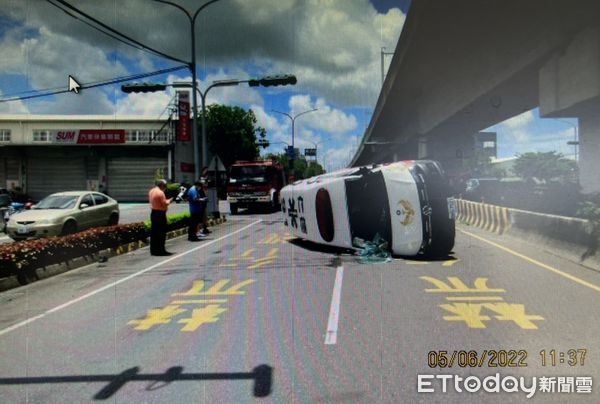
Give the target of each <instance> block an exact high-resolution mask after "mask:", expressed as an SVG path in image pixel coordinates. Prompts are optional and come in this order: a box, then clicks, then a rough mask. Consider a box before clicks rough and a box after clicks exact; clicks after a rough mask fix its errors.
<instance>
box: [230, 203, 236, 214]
mask: <svg viewBox="0 0 600 404" xmlns="http://www.w3.org/2000/svg"><path fill="white" fill-rule="evenodd" d="M229 210H230V211H231V214H232V215H237V213H238V207H237V205H236V204H235V203H230V204H229Z"/></svg>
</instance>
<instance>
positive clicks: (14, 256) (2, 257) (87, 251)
mask: <svg viewBox="0 0 600 404" xmlns="http://www.w3.org/2000/svg"><path fill="white" fill-rule="evenodd" d="M188 220H189V214H188V213H182V214H175V215H169V216H168V226H167V230H168V231H173V230H177V229H181V228H185V227H187V224H188ZM150 227H151V226H150V222H149V221H148V222H144V223H141V222H140V223H131V224H122V225H115V226H107V227H97V228H93V229H89V230H85V231H82V232H79V233H75V234H70V235H67V236H57V237H49V238H41V239H35V240H24V241H19V242H15V243H11V244H3V245H0V278H6V277H10V276H16V277H17V280H18V281H19V283H20V284H26V283H28V282H29V280H31V279H36V278H37V275H36V269H38V268H43V267H48V266H50V265H54V264H61V263H66V262H69V261H71V260H74V259H77V258H81V257H89V256H93V255H94V254H97V253H99V252H101V251H104V250H107V249H113V250H117V249H119V247H120V246H123V245H126V244H129V243H134V242H143V241H146V240H147V238H148V237H149V235H150Z"/></svg>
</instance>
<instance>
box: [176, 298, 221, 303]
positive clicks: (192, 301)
mask: <svg viewBox="0 0 600 404" xmlns="http://www.w3.org/2000/svg"><path fill="white" fill-rule="evenodd" d="M171 303H173V304H204V303H227V299H200V300H198V299H192V300H173V301H172V302H171Z"/></svg>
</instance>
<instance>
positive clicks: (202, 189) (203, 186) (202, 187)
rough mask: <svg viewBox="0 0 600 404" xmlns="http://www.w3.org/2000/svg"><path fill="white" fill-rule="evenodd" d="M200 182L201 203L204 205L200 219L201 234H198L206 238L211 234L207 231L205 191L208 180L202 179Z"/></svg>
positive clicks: (206, 199) (206, 198)
mask: <svg viewBox="0 0 600 404" xmlns="http://www.w3.org/2000/svg"><path fill="white" fill-rule="evenodd" d="M200 182H201V184H200V187H199V189H200V192H201V194H202V197H203V199H202V203H203V205H204V209H203V210H202V218H201V223H202V232H201V233H200V236H208V234H210V233H212V232H211V231H210V230H208V196H206V191H207V190H208V179H207V178H206V177H204V178H202V179H201V180H200Z"/></svg>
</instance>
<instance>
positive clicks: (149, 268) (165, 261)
mask: <svg viewBox="0 0 600 404" xmlns="http://www.w3.org/2000/svg"><path fill="white" fill-rule="evenodd" d="M260 222H262V220H257V221H255V222H252V223H250V224H249V225H247V226H244V227H242V228H241V229H238V230H236V231H234V232H232V233H229V234H226V235H224V236H222V237H219V238H217V239H214V240H212V241H209V242H208V243H206V244H202V245H200V246H198V247H195V248H192V249H191V250H188V251H186V252H183V253H181V254H177V255H174V256H173V257H171V258H167V259H166V260H164V261H161V262H159V263H158V264H154V265H152V266H149V267H148V268H145V269H142V270H141V271H138V272H136V273H134V274H131V275H128V276H126V277H125V278H122V279H119V280H118V281H115V282H113V283H110V284H108V285H105V286H103V287H101V288H100V289H96V290H94V291H92V292H89V293H86V294H85V295H82V296H79V297H77V298H75V299H73V300H69V301H68V302H66V303H63V304H61V305H60V306H56V307H53V308H51V309H49V310H46V311H45V312H43V313H42V314H38V315H37V316H34V317H30V318H28V319H27V320H23V321H21V322H20V323H17V324H14V325H11V326H10V327H8V328H5V329H3V330H1V331H0V336H1V335H4V334H8V333H9V332H11V331H14V330H16V329H17V328H21V327H23V326H24V325H27V324H29V323H33V322H34V321H36V320H39V319H40V318H44V317H46V316H47V315H48V314H51V313H55V312H57V311H60V310H62V309H64V308H67V307H69V306H71V305H73V304H75V303H78V302H81V301H82V300H85V299H87V298H88V297H92V296H94V295H96V294H98V293H100V292H103V291H105V290H107V289H110V288H113V287H115V286H117V285H118V284H121V283H123V282H127V281H128V280H130V279H133V278H135V277H136V276H139V275H141V274H143V273H145V272H148V271H150V270H152V269H154V268H157V267H159V266H161V265H163V264H166V263H168V262H171V261H174V260H176V259H177V258H180V257H183V256H184V255H188V254H190V253H192V252H194V251H198V250H200V249H202V248H205V247H208V246H209V245H211V244H214V243H217V242H219V241H221V240H223V239H225V238H227V237H229V236H233V235H234V234H237V233H241V232H243V231H244V230H246V229H248V228H250V227H252V226H254V225H255V224H258V223H260Z"/></svg>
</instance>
